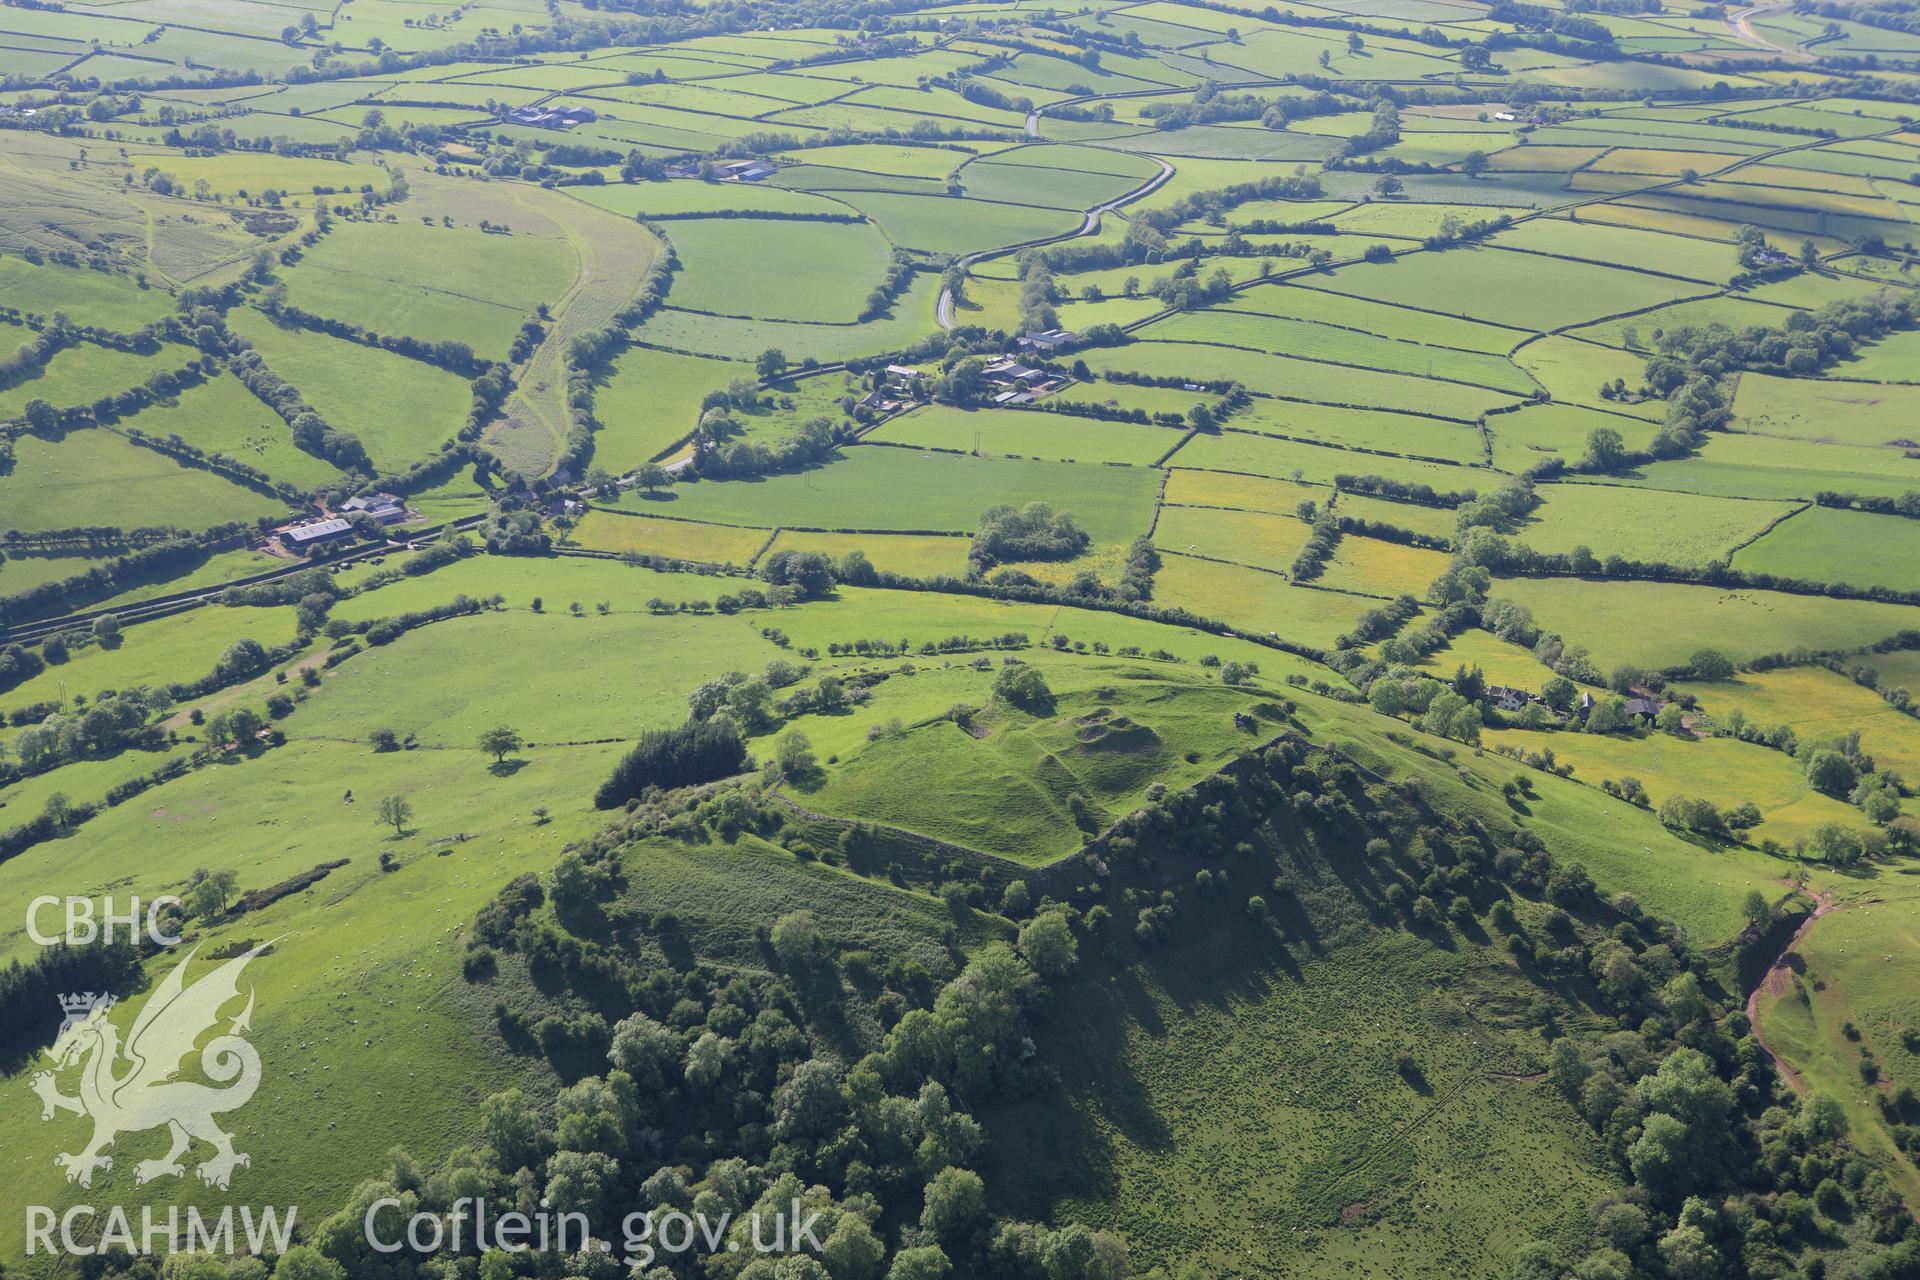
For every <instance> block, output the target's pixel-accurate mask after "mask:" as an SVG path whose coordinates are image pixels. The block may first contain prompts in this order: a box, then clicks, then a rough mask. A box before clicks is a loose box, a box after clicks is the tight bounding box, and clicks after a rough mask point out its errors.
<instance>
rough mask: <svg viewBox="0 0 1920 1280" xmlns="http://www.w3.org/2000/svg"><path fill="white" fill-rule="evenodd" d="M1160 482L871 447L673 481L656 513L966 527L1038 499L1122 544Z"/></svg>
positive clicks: (829, 526)
mask: <svg viewBox="0 0 1920 1280" xmlns="http://www.w3.org/2000/svg"><path fill="white" fill-rule="evenodd" d="M1159 481H1160V478H1159V475H1158V474H1157V473H1155V472H1153V471H1150V470H1148V469H1146V468H1144V467H1101V468H1097V469H1096V468H1090V467H1075V466H1073V465H1071V464H1068V463H1059V462H1028V461H1015V460H1012V459H1006V458H968V457H956V456H953V455H950V454H944V453H928V452H925V451H923V450H919V449H885V448H872V447H869V448H852V449H847V450H844V451H843V452H842V456H841V457H840V458H839V459H838V460H837V461H834V462H831V463H829V464H827V465H826V466H823V467H816V468H814V469H812V470H810V471H804V472H800V473H798V474H795V475H784V476H774V477H771V478H769V479H766V480H754V481H739V480H732V481H729V480H706V481H701V482H700V483H698V484H692V485H676V486H675V487H674V488H673V490H672V491H671V492H672V497H671V500H670V501H668V502H666V503H664V504H662V505H660V506H658V508H657V510H658V511H659V513H660V514H663V515H674V516H682V517H685V518H688V519H695V520H712V521H715V522H716V523H720V524H751V525H758V526H761V527H767V526H772V525H779V526H790V527H795V528H801V529H825V530H835V529H845V530H861V529H873V530H894V529H897V530H908V531H911V530H934V531H939V532H952V533H965V532H970V531H971V530H972V529H973V527H974V525H975V522H976V521H977V519H978V518H979V515H980V513H981V512H982V511H984V510H986V509H987V508H988V507H990V506H994V505H995V504H997V503H1013V504H1015V505H1020V504H1024V503H1027V502H1033V501H1045V502H1051V503H1052V504H1053V505H1054V506H1055V508H1056V509H1058V510H1062V511H1071V512H1072V513H1073V514H1074V515H1075V516H1076V517H1078V519H1079V521H1080V524H1081V526H1082V527H1083V528H1085V529H1086V531H1087V532H1088V533H1089V534H1091V535H1092V536H1093V538H1094V540H1095V541H1096V542H1123V541H1126V540H1128V539H1131V538H1135V537H1138V536H1139V535H1140V534H1142V533H1145V532H1146V530H1147V524H1148V522H1149V520H1150V519H1151V517H1152V510H1153V502H1154V497H1155V495H1156V493H1157V492H1158V491H1159ZM646 501H648V500H647V499H644V498H640V497H636V496H633V495H631V494H630V495H628V496H627V497H625V498H623V499H622V505H623V506H629V507H633V508H635V509H639V506H640V504H642V503H645V502H646Z"/></svg>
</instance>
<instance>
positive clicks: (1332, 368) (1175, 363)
mask: <svg viewBox="0 0 1920 1280" xmlns="http://www.w3.org/2000/svg"><path fill="white" fill-rule="evenodd" d="M1087 363H1088V364H1089V365H1090V366H1092V367H1093V368H1094V369H1096V370H1105V369H1117V370H1123V371H1130V372H1139V373H1146V374H1149V375H1152V376H1155V377H1180V378H1195V379H1207V380H1213V379H1228V380H1232V381H1238V382H1243V383H1245V384H1246V385H1247V386H1248V387H1251V388H1255V389H1258V390H1260V391H1262V393H1263V394H1266V395H1277V396H1285V397H1287V398H1288V399H1290V400H1310V401H1319V402H1321V403H1324V404H1330V405H1347V406H1355V407H1363V408H1364V407H1377V408H1381V409H1398V410H1402V411H1404V412H1408V413H1430V414H1437V415H1439V416H1441V417H1447V418H1457V419H1459V420H1460V421H1462V422H1471V421H1473V419H1474V418H1475V417H1477V416H1478V415H1479V414H1481V413H1482V412H1484V411H1485V410H1487V409H1490V408H1493V407H1494V406H1496V405H1501V404H1508V403H1511V402H1512V401H1513V400H1515V399H1517V398H1518V397H1517V396H1515V395H1512V394H1507V393H1503V392H1498V391H1490V390H1481V389H1478V388H1474V387H1465V386H1455V385H1452V384H1447V383H1434V382H1428V381H1425V379H1424V377H1408V376H1405V375H1402V374H1395V373H1382V372H1376V371H1374V370H1371V369H1353V368H1347V367H1343V366H1341V365H1333V364H1324V363H1319V362H1316V361H1311V360H1291V359H1288V358H1286V357H1284V356H1277V355H1268V354H1265V353H1262V352H1256V351H1245V350H1239V349H1236V348H1233V347H1219V346H1208V345H1205V344H1202V343H1197V342H1135V343H1131V344H1129V345H1127V346H1124V347H1121V348H1119V349H1118V350H1115V351H1111V352H1107V351H1102V352H1097V353H1094V355H1092V356H1090V357H1089V358H1088V361H1087ZM1422 367H1424V366H1422Z"/></svg>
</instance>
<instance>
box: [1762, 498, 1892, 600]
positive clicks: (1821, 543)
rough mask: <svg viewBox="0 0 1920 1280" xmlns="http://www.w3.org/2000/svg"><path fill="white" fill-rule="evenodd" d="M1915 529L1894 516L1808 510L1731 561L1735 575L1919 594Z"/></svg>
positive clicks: (1820, 509)
mask: <svg viewBox="0 0 1920 1280" xmlns="http://www.w3.org/2000/svg"><path fill="white" fill-rule="evenodd" d="M1916 556H1920V526H1916V525H1915V524H1914V522H1913V521H1911V520H1905V519H1902V518H1900V517H1898V516H1878V515H1869V514H1868V513H1866V512H1863V511H1837V510H1833V509H1831V508H1828V507H1809V508H1807V509H1806V510H1805V511H1802V512H1801V513H1800V514H1798V515H1796V516H1794V517H1793V518H1792V519H1791V520H1788V521H1786V522H1784V523H1782V524H1781V525H1779V526H1778V527H1776V528H1775V529H1774V530H1773V531H1772V532H1771V533H1769V534H1767V535H1766V536H1765V537H1764V538H1761V539H1760V540H1759V541H1758V542H1755V543H1753V544H1752V545H1750V546H1747V547H1743V548H1741V550H1740V552H1739V554H1738V555H1736V556H1734V558H1733V565H1734V567H1735V568H1736V569H1740V570H1743V571H1745V572H1747V573H1770V574H1773V575H1774V576H1776V577H1781V578H1798V579H1801V580H1802V581H1809V582H1845V583H1850V584H1851V585H1853V586H1857V587H1889V588H1892V589H1893V590H1895V591H1920V560H1916Z"/></svg>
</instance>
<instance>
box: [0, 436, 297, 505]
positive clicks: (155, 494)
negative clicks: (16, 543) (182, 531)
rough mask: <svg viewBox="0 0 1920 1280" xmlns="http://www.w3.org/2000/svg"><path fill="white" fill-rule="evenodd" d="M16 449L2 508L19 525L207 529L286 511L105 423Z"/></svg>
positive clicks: (0, 485)
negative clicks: (132, 441)
mask: <svg viewBox="0 0 1920 1280" xmlns="http://www.w3.org/2000/svg"><path fill="white" fill-rule="evenodd" d="M13 447H14V455H15V459H16V460H15V462H14V465H13V470H12V471H11V472H9V473H8V474H6V475H0V507H4V509H5V511H6V515H5V517H4V519H5V522H6V524H7V526H8V527H9V528H13V529H20V530H36V529H67V528H72V527H73V526H75V525H106V526H116V527H120V528H127V529H133V528H141V527H145V526H149V525H179V526H183V527H184V526H191V527H195V528H202V529H204V528H210V527H212V526H213V525H216V524H224V523H226V522H227V521H230V520H252V519H253V518H255V517H256V516H263V515H274V514H276V513H279V512H282V511H284V509H285V504H283V503H281V502H280V501H279V500H278V499H276V498H268V497H264V496H262V495H260V494H258V493H255V492H253V491H252V490H250V489H243V488H241V487H240V486H239V485H237V484H234V483H233V482H231V481H229V480H224V479H222V478H220V477H219V476H217V475H214V474H213V473H212V472H210V471H202V470H198V469H195V468H192V467H184V466H181V465H180V464H178V463H176V462H174V461H173V460H172V459H170V458H168V457H166V456H165V455H164V454H161V453H158V452H156V451H154V450H152V449H143V448H141V447H140V446H138V445H135V444H130V443H128V442H127V441H126V440H125V439H124V438H122V437H121V436H118V435H115V434H114V433H113V432H111V431H107V430H104V429H102V428H97V427H96V428H93V429H91V430H86V431H71V432H68V433H67V435H66V436H65V437H64V438H63V439H61V440H60V441H59V443H57V444H54V443H49V442H48V441H45V440H42V439H40V438H39V437H38V436H21V437H20V438H18V439H17V440H15V441H14V442H13Z"/></svg>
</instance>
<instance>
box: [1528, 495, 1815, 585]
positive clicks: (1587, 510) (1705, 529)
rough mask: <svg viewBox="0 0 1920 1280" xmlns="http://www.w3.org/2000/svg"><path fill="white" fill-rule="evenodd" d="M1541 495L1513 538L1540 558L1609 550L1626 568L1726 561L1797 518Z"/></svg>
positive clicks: (1789, 509)
mask: <svg viewBox="0 0 1920 1280" xmlns="http://www.w3.org/2000/svg"><path fill="white" fill-rule="evenodd" d="M1539 494H1540V499H1541V501H1540V505H1539V506H1538V507H1536V508H1534V510H1533V512H1532V513H1531V514H1530V515H1528V516H1527V518H1526V519H1525V521H1524V522H1522V523H1521V524H1520V526H1519V527H1518V528H1517V529H1515V531H1514V537H1515V538H1516V539H1517V540H1518V541H1521V542H1524V543H1526V544H1527V545H1528V546H1529V547H1532V548H1533V549H1534V550H1535V551H1540V552H1544V553H1547V554H1549V555H1558V554H1565V553H1567V552H1571V551H1573V550H1574V549H1576V548H1578V547H1585V548H1587V550H1589V551H1593V550H1595V548H1604V549H1605V553H1606V554H1611V555H1619V556H1624V557H1626V558H1627V559H1629V560H1644V561H1662V562H1665V563H1667V564H1674V565H1683V566H1687V565H1691V566H1703V565H1706V564H1709V563H1712V562H1714V561H1718V560H1725V559H1726V558H1727V557H1728V554H1729V553H1730V552H1732V551H1733V549H1734V548H1735V547H1738V546H1742V545H1744V544H1745V543H1747V542H1748V541H1750V540H1752V539H1754V538H1756V537H1759V536H1761V534H1762V533H1764V532H1765V531H1766V530H1767V529H1769V528H1771V527H1772V526H1773V525H1775V524H1777V523H1779V522H1780V521H1782V520H1785V519H1786V518H1787V517H1789V516H1793V515H1794V512H1795V511H1797V510H1798V508H1797V507H1795V506H1793V505H1791V504H1788V503H1783V502H1762V501H1747V500H1743V499H1735V498H1710V497H1701V496H1699V495H1696V494H1688V493H1668V492H1660V491H1656V490H1652V489H1634V488H1628V487H1625V486H1621V485H1606V484H1577V485H1576V484H1568V485H1552V486H1543V487H1542V488H1541V489H1540V490H1539ZM1794 518H1796V519H1797V518H1798V517H1797V516H1795V517H1794Z"/></svg>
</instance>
